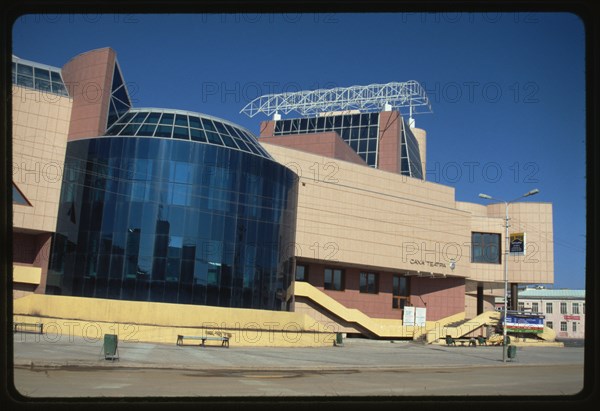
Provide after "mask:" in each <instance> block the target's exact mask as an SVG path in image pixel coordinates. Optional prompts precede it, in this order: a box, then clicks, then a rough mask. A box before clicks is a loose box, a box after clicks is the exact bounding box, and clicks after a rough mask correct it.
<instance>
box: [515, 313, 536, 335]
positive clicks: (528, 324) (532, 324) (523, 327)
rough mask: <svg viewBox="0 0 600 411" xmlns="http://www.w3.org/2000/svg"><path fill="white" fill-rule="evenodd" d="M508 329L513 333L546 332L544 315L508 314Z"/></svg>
mask: <svg viewBox="0 0 600 411" xmlns="http://www.w3.org/2000/svg"><path fill="white" fill-rule="evenodd" d="M506 331H507V332H511V333H535V334H539V333H542V332H544V317H540V316H526V315H515V314H508V315H507V316H506Z"/></svg>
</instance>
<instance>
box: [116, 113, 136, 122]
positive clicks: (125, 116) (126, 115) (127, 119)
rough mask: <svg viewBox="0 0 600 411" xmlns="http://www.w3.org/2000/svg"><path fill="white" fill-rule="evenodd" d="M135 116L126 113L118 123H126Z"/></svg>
mask: <svg viewBox="0 0 600 411" xmlns="http://www.w3.org/2000/svg"><path fill="white" fill-rule="evenodd" d="M134 115H135V113H126V114H125V115H123V117H121V118H119V121H118V122H119V123H127V122H129V120H131V118H132V117H133V116H134Z"/></svg>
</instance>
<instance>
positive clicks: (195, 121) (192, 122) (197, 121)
mask: <svg viewBox="0 0 600 411" xmlns="http://www.w3.org/2000/svg"><path fill="white" fill-rule="evenodd" d="M189 120H190V127H195V128H202V124H201V123H200V119H199V118H198V117H193V116H190V117H189Z"/></svg>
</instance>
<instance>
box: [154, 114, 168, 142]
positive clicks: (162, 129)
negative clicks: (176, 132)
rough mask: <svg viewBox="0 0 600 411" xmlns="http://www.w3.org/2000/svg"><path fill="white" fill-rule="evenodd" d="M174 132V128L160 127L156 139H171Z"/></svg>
mask: <svg viewBox="0 0 600 411" xmlns="http://www.w3.org/2000/svg"><path fill="white" fill-rule="evenodd" d="M163 117H164V116H163ZM172 131H173V126H158V128H157V129H156V133H155V134H154V136H156V137H171V132H172Z"/></svg>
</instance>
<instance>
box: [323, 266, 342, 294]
mask: <svg viewBox="0 0 600 411" xmlns="http://www.w3.org/2000/svg"><path fill="white" fill-rule="evenodd" d="M324 288H325V289H326V290H335V291H343V290H344V271H342V270H340V269H337V268H335V269H334V268H326V269H325V282H324Z"/></svg>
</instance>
